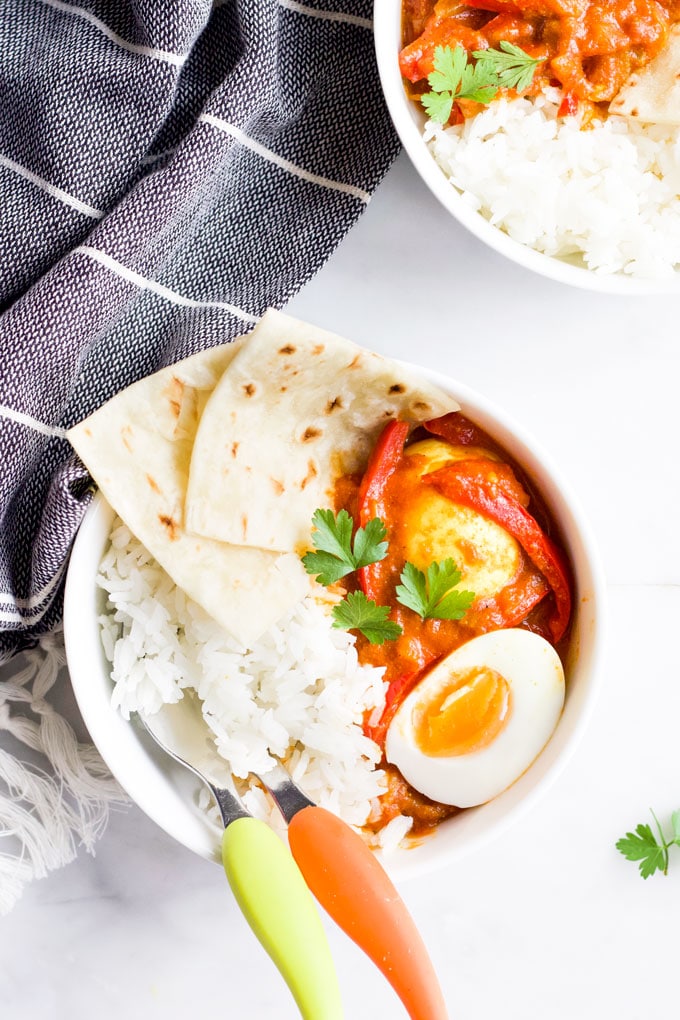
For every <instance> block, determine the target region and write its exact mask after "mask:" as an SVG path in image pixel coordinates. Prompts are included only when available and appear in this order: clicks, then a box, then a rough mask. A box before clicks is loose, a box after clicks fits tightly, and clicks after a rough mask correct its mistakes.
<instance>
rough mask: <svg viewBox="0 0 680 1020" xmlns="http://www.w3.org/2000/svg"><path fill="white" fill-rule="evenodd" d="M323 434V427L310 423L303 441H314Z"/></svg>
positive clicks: (304, 433)
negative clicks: (316, 426)
mask: <svg viewBox="0 0 680 1020" xmlns="http://www.w3.org/2000/svg"><path fill="white" fill-rule="evenodd" d="M322 435H323V429H317V428H315V426H314V425H308V426H307V428H306V429H305V431H304V432H303V433H302V442H303V443H312V442H313V441H314V440H315V439H320V438H321V436H322Z"/></svg>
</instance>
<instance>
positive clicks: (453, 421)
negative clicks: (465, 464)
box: [423, 411, 496, 448]
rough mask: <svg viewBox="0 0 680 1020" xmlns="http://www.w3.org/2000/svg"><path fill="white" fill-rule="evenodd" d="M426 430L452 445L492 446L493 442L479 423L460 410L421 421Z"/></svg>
mask: <svg viewBox="0 0 680 1020" xmlns="http://www.w3.org/2000/svg"><path fill="white" fill-rule="evenodd" d="M423 425H424V426H425V428H426V429H427V431H428V432H431V433H432V435H434V436H439V438H440V439H444V440H446V442H447V443H451V444H452V446H485V447H487V448H488V447H490V446H494V447H495V445H496V444H495V443H494V442H493V440H492V439H491V436H488V435H487V434H486V432H484V431H483V430H482V429H480V427H479V425H475V423H474V422H472V421H470V419H469V418H466V417H465V415H464V414H461V412H460V411H451V412H450V413H449V414H443V415H442V416H441V418H431V419H430V421H426V422H423Z"/></svg>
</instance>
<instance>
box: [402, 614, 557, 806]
mask: <svg viewBox="0 0 680 1020" xmlns="http://www.w3.org/2000/svg"><path fill="white" fill-rule="evenodd" d="M563 705H564V670H563V668H562V663H561V661H560V658H559V656H558V654H557V652H556V651H555V649H554V648H553V647H552V645H551V644H549V643H548V642H547V641H545V640H544V638H542V637H539V635H538V634H533V633H531V632H530V631H528V630H523V629H520V628H512V629H507V630H497V631H492V632H490V633H488V634H482V635H481V636H480V637H476V638H473V639H472V640H471V641H468V642H467V643H466V644H464V645H462V646H461V647H460V648H457V649H456V650H455V651H454V652H452V653H451V654H450V655H447V656H446V657H445V658H444V659H442V660H441V661H440V662H438V663H437V664H436V665H435V666H434V667H433V668H432V669H431V670H430V671H429V672H428V673H427V674H426V675H425V676H424V677H423V679H422V680H421V681H420V682H419V683H418V684H417V686H416V687H414V689H413V690H412V691H411V692H410V694H409V695H408V696H407V697H406V698H405V700H404V701H403V703H402V704H401V706H400V707H399V709H398V711H397V713H396V714H395V716H394V719H393V720H392V722H391V724H390V727H389V729H388V731H387V739H386V742H385V755H386V758H387V761H388V762H391V763H392V764H393V765H396V767H397V768H398V769H399V771H400V772H401V774H402V775H403V777H404V779H405V780H406V781H407V782H408V783H410V785H411V786H412V787H414V789H416V790H418V791H419V792H420V793H422V794H424V795H425V796H426V797H429V798H430V799H431V800H434V801H439V803H441V804H455V805H456V806H457V807H461V808H464V807H473V806H474V805H476V804H484V803H485V802H486V801H488V800H491V798H492V797H495V796H497V794H499V793H501V792H502V791H503V790H505V789H507V787H508V786H510V785H511V784H512V783H514V782H515V780H516V779H518V778H519V777H520V776H521V775H522V774H523V773H524V772H525V771H526V770H527V769H528V768H529V766H530V765H531V763H532V762H533V761H534V759H535V758H536V757H537V756H538V755H539V754H540V752H541V750H542V749H543V747H544V746H545V745H546V743H547V742H548V740H549V739H550V737H551V735H552V733H553V731H554V729H555V727H556V725H557V721H558V719H559V717H560V713H561V712H562V707H563Z"/></svg>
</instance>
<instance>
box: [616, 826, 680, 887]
mask: <svg viewBox="0 0 680 1020" xmlns="http://www.w3.org/2000/svg"><path fill="white" fill-rule="evenodd" d="M651 815H652V818H653V819H654V822H655V823H656V828H657V832H658V834H659V838H658V840H657V839H656V837H655V835H654V833H653V832H652V827H651V825H644V824H640V825H638V826H637V828H636V829H635V832H627V833H626V835H625V836H623V837H622V838H621V839H620V840H619V841H618V842H617V844H616V849H617V850H618V851H619V852H620V853H622V854H623V856H624V857H625V858H626V860H628V861H637V863H638V867H639V869H640V874H641V875H642V877H643V878H649V876H650V875H653V874H654V872H655V871H663V873H664V875H667V874H668V851H669V849H670V847H672V846H680V811H674V812H673V814H672V815H671V827H672V829H673V836H672V837H671V839H666V836H665V834H664V831H663V829H662V828H661V825H660V824H659V819H658V818H657V817H656V815H655V814H654V812H653V811H651Z"/></svg>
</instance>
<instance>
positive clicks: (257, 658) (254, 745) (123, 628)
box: [98, 523, 410, 846]
mask: <svg viewBox="0 0 680 1020" xmlns="http://www.w3.org/2000/svg"><path fill="white" fill-rule="evenodd" d="M98 583H99V584H100V586H101V587H102V588H104V589H105V591H106V592H107V593H108V602H109V605H108V610H107V612H105V613H104V614H103V615H102V616H101V617H100V624H101V635H102V642H103V646H104V650H105V653H106V656H107V658H108V659H109V661H110V662H111V663H112V678H113V681H114V691H113V704H114V706H116V707H117V708H118V709H120V711H121V712H122V713H123V715H124V716H125V717H128V718H129V716H130V713H132V712H137V711H140V712H143V713H146V714H153V713H154V712H156V711H158V709H159V708H160V707H161V705H162V704H163V703H165V702H169V703H174V702H177V701H179V700H180V699H181V698H182V697H183V692H184V691H185V690H186V689H187V688H190V689H193V690H194V691H196V692H197V693H198V696H199V698H200V699H201V701H202V703H203V714H204V717H205V720H206V722H207V724H208V726H209V727H210V729H211V730H212V733H213V736H214V740H215V744H216V747H217V749H218V751H219V753H220V754H221V755H222V756H223V757H224V758H225V760H226V761H227V762H228V763H229V765H230V767H231V770H232V772H233V774H234V775H235V776H237V777H240V778H242V779H245V778H246V777H247V776H248V775H249V774H251V773H259V774H264V773H266V772H267V771H268V770H269V768H271V766H272V764H273V757H272V756H277V757H279V758H282V759H284V760H285V762H286V765H287V767H288V770H289V772H290V773H291V775H292V777H293V779H294V780H295V781H296V782H297V783H298V784H299V786H300V787H301V788H302V789H303V790H304V792H305V793H306V794H307V795H308V796H309V797H310V798H311V799H312V800H313V801H315V802H316V803H317V804H320V805H322V806H323V807H326V808H328V809H329V810H331V811H333V812H335V813H336V814H339V815H340V816H341V817H342V818H344V819H345V821H347V822H348V823H350V824H351V825H355V826H361V825H363V824H364V823H365V822H366V820H367V819H368V816H369V814H370V813H371V810H372V808H374V807H375V805H376V798H377V797H379V796H380V794H381V793H383V792H384V790H385V776H384V773H383V772H382V771H381V770H380V769H378V768H377V765H378V764H379V762H380V757H381V754H380V749H379V747H378V746H377V744H375V743H374V742H373V741H372V740H369V739H368V738H367V737H366V736H365V735H364V733H363V731H362V725H361V724H362V718H363V715H364V713H365V712H370V711H371V710H374V709H380V708H381V707H382V705H383V704H384V698H385V687H386V685H385V683H384V681H383V672H384V671H383V669H378V668H375V667H372V666H366V665H361V664H360V663H359V661H358V657H357V653H356V648H355V641H354V638H353V637H352V636H351V635H350V634H348V633H347V632H346V631H343V630H338V629H336V628H334V627H332V619H331V616H330V613H329V607H328V606H323V605H321V604H319V603H317V602H316V601H315V600H313V599H312V598H307V599H305V600H304V601H303V602H301V603H300V604H299V605H298V606H296V608H295V609H294V610H293V611H292V612H291V613H289V614H288V616H287V617H286V618H284V619H283V620H281V621H280V622H279V623H278V624H277V625H276V626H274V627H272V628H271V630H270V631H268V632H267V633H266V634H265V635H264V636H263V637H262V638H261V639H260V640H259V641H257V642H256V643H255V644H254V645H253V647H252V648H246V647H244V646H242V645H239V643H238V642H237V641H235V640H234V639H233V638H232V637H230V636H229V635H228V634H227V633H226V632H225V631H224V630H223V629H222V628H221V627H220V626H219V625H218V624H216V623H215V622H214V621H213V620H212V619H211V618H210V617H209V616H208V614H207V613H206V612H205V611H204V610H203V609H202V608H201V607H200V606H198V605H196V604H195V603H194V602H192V601H191V600H190V599H189V598H187V596H186V595H185V594H184V593H183V592H182V591H181V590H180V589H179V588H177V586H176V585H175V584H174V583H173V582H172V580H171V579H170V578H169V576H168V575H167V574H166V573H165V571H164V570H163V569H162V568H161V567H160V566H159V565H158V564H157V563H156V562H155V560H154V559H153V558H152V557H151V556H150V555H149V553H148V552H147V551H146V549H145V548H144V547H143V546H142V545H141V544H140V543H139V542H138V541H137V540H136V539H135V538H134V537H133V536H132V535H131V534H130V532H129V531H128V529H127V528H126V527H125V526H124V525H122V524H120V523H117V525H116V527H115V528H114V530H113V532H112V537H111V545H110V548H109V549H108V551H107V553H106V554H105V557H104V559H103V561H102V563H101V566H100V573H99V577H98ZM245 800H246V806H247V807H248V809H249V810H250V811H252V812H253V813H254V814H255V815H256V816H257V817H261V818H264V819H265V820H268V821H270V822H272V823H274V825H275V827H276V828H278V829H280V828H281V823H280V820H278V819H277V818H276V813H275V812H273V811H272V805H271V803H270V801H269V800H268V798H267V797H265V795H264V794H263V793H262V791H261V790H260V789H259V788H257V787H253V788H252V789H250V790H249V791H248V792H247V793H246V795H245ZM206 803H207V801H206ZM395 821H396V822H397V823H398V824H397V825H395V824H394V823H390V824H389V825H388V826H386V827H385V829H384V830H383V833H384V834H383V836H382V838H381V842H382V843H383V845H385V846H389V845H394V844H395V843H397V842H399V840H400V839H401V838H402V837H403V836H404V835H405V834H406V831H407V830H408V828H409V827H410V819H406V820H404V819H395Z"/></svg>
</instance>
